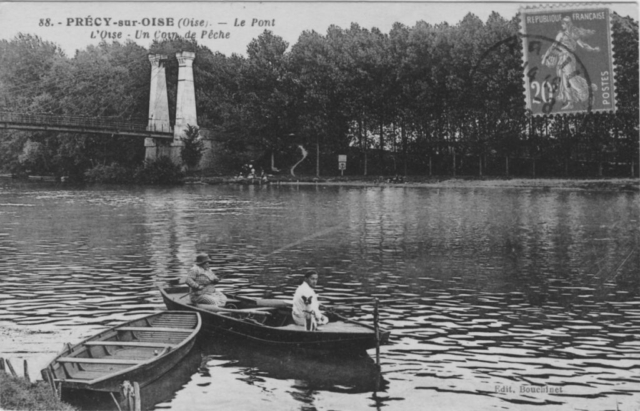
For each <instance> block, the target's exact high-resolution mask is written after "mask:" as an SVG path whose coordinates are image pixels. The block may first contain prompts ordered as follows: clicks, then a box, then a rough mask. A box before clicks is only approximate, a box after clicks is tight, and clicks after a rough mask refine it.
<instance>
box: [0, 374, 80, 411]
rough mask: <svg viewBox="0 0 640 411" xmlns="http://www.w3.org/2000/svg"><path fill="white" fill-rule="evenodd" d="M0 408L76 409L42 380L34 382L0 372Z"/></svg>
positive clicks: (22, 410)
mask: <svg viewBox="0 0 640 411" xmlns="http://www.w3.org/2000/svg"><path fill="white" fill-rule="evenodd" d="M0 409H3V410H20V411H25V410H29V411H31V410H33V411H40V410H42V411H54V410H55V411H58V410H59V411H76V408H74V407H72V406H71V405H69V404H67V403H64V402H62V401H60V400H59V399H58V398H56V396H55V395H54V394H53V392H52V391H51V388H50V387H49V385H48V384H47V383H45V382H44V381H37V382H35V383H32V382H29V381H27V380H26V379H24V378H16V377H13V376H10V375H8V374H6V373H4V372H0Z"/></svg>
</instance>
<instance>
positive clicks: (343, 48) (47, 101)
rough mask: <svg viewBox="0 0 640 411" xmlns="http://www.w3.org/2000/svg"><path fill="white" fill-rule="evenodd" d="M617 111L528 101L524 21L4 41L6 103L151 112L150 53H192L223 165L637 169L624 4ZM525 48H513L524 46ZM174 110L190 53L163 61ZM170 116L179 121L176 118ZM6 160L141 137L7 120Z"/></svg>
mask: <svg viewBox="0 0 640 411" xmlns="http://www.w3.org/2000/svg"><path fill="white" fill-rule="evenodd" d="M612 21H613V49H614V53H615V66H616V73H615V75H616V87H617V101H618V110H617V112H616V113H615V114H614V113H597V114H596V113H589V114H579V115H568V116H554V117H549V116H545V117H530V116H527V114H526V112H525V107H524V106H525V103H524V86H523V62H522V52H521V50H520V46H519V44H520V43H519V39H518V37H517V36H518V30H519V25H518V19H517V18H516V17H514V18H512V19H510V20H508V19H505V18H503V17H501V16H500V15H499V14H497V13H493V14H491V16H490V17H489V18H488V19H487V21H486V22H483V21H482V20H480V19H479V18H478V17H477V16H475V15H473V14H468V15H467V16H466V17H465V18H464V19H463V20H462V21H460V22H459V23H457V24H455V25H450V24H448V23H441V24H436V25H432V24H428V23H425V22H423V21H418V22H417V23H416V24H415V25H414V26H413V27H408V26H405V25H402V24H400V23H396V24H395V25H394V26H393V27H392V29H391V30H390V32H389V33H383V32H381V31H380V30H378V29H376V28H373V29H366V28H363V27H360V26H359V25H358V24H355V23H354V24H352V25H351V26H350V27H349V28H346V29H345V28H340V27H337V26H331V27H329V29H328V30H327V32H326V34H320V33H317V32H315V31H305V32H303V33H301V35H300V36H299V38H298V40H297V42H296V43H295V44H293V45H291V47H290V45H289V44H288V43H287V42H286V41H284V40H283V39H282V38H281V37H278V36H276V35H274V34H273V33H272V32H270V31H264V32H263V33H262V34H261V35H260V36H258V37H257V38H255V39H254V40H253V41H251V42H250V44H249V45H248V46H247V50H246V56H241V55H238V54H232V55H231V56H225V55H223V54H220V53H216V52H213V51H211V50H209V49H208V48H206V47H204V46H202V45H198V44H197V43H194V42H189V41H185V40H175V41H164V42H154V43H153V44H152V45H151V46H150V47H149V49H146V48H144V47H141V46H139V45H137V44H135V43H133V42H125V43H118V42H114V43H101V44H99V45H96V46H88V47H87V48H86V49H85V50H80V51H77V52H76V54H75V55H74V56H73V57H69V56H66V55H65V54H64V53H63V52H62V51H61V50H60V48H59V47H58V46H56V45H55V44H52V43H50V42H47V41H44V40H42V39H40V38H38V37H35V36H31V35H19V36H17V37H16V38H14V39H12V40H10V41H7V40H3V41H1V42H0V95H1V96H2V97H1V99H2V100H0V109H1V110H5V111H16V112H22V113H49V114H57V115H85V116H93V117H95V116H100V117H114V118H117V119H122V120H127V121H135V120H138V121H141V122H143V123H144V122H146V121H147V114H148V104H149V101H148V99H149V81H150V79H149V72H150V67H149V63H148V59H147V55H148V54H149V53H151V54H166V55H168V56H175V53H176V52H178V51H183V50H184V51H195V52H196V60H195V62H194V81H195V86H196V102H197V111H198V118H199V120H198V122H199V126H200V127H201V128H205V129H208V130H211V132H212V135H213V138H214V140H215V145H214V150H215V151H216V153H215V154H216V155H215V159H216V160H215V161H214V163H213V171H215V172H217V173H220V174H230V173H236V172H237V171H238V170H240V168H241V166H242V165H243V164H246V163H247V162H249V161H253V162H254V164H255V165H256V167H259V168H262V169H263V170H264V171H265V172H267V173H278V172H287V170H288V169H289V168H290V167H291V166H292V165H294V164H298V163H299V161H300V159H301V158H302V157H303V156H306V159H305V161H303V162H301V163H300V164H299V165H297V168H296V172H298V173H302V174H309V175H314V174H320V175H336V174H339V171H338V161H337V156H338V154H347V155H348V166H347V171H346V173H347V174H351V175H380V174H384V175H393V174H404V175H407V174H409V175H411V174H413V175H480V176H529V177H538V176H557V177H560V176H585V177H586V176H603V175H604V176H630V175H635V176H637V175H638V113H639V108H638V77H639V74H638V73H639V71H638V23H637V22H636V21H634V20H633V19H631V18H628V17H626V18H623V17H620V16H618V15H615V14H613V16H612ZM514 44H515V45H516V46H514ZM166 72H167V81H168V85H167V87H168V93H169V106H170V115H171V116H173V115H174V114H175V98H176V94H177V77H178V76H177V74H178V63H177V61H176V60H175V59H170V60H169V61H168V62H167V66H166ZM172 121H173V118H172ZM1 133H2V134H1V137H0V162H1V164H2V167H3V168H4V169H5V170H18V169H25V168H28V169H30V170H33V171H38V172H49V173H56V174H66V175H73V176H78V177H81V176H83V175H85V173H86V172H87V170H90V169H92V168H95V167H97V166H101V167H105V166H108V165H112V164H118V165H121V166H123V167H135V166H138V165H139V164H141V163H142V161H143V159H144V145H143V142H142V141H141V140H140V139H135V138H130V137H117V136H112V137H110V136H90V135H78V134H63V133H52V132H45V131H43V132H25V131H2V132H1Z"/></svg>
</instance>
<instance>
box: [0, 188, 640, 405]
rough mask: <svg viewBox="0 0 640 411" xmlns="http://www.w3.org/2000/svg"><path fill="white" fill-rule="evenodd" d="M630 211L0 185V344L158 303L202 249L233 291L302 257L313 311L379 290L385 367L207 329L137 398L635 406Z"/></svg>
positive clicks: (451, 195)
mask: <svg viewBox="0 0 640 411" xmlns="http://www.w3.org/2000/svg"><path fill="white" fill-rule="evenodd" d="M638 210H639V195H638V194H637V193H618V192H598V191H590V192H585V191H572V190H529V189H490V188H485V189H453V188H451V189H425V188H395V187H369V188H356V187H348V188H345V187H343V188H340V187H333V186H331V187H329V186H299V187H298V186H271V187H245V186H193V187H181V188H170V189H166V188H165V189H163V188H113V187H100V188H95V187H92V188H77V189H73V188H68V187H64V186H37V185H19V184H15V183H13V182H0V325H2V326H3V327H4V329H5V330H4V331H3V334H2V338H3V339H4V340H5V342H4V343H3V348H2V351H3V356H5V357H7V358H9V357H11V358H21V357H20V356H21V355H23V354H26V353H31V354H33V353H35V354H39V355H40V358H44V361H45V362H46V361H48V360H50V359H52V358H53V356H54V354H55V352H56V351H58V350H59V349H60V348H61V347H62V343H64V342H66V341H69V342H72V343H74V342H78V341H79V340H80V339H81V338H86V337H88V336H90V335H92V334H95V333H96V332H98V331H100V330H102V329H104V328H105V327H106V326H109V325H114V324H117V323H119V322H121V321H124V320H129V319H132V318H135V317H136V316H140V315H143V314H146V313H149V312H153V311H156V310H160V309H163V308H164V306H163V304H162V301H161V299H160V296H159V293H158V291H157V289H156V284H158V283H162V282H164V281H166V280H169V279H173V278H176V277H179V276H180V275H182V274H184V273H185V272H186V270H187V269H188V268H189V266H190V265H191V263H192V261H193V259H194V256H195V253H196V251H197V250H202V251H206V252H209V253H210V254H211V255H212V257H213V258H214V260H216V264H215V265H216V268H217V269H218V272H219V273H220V274H223V275H228V277H227V278H226V279H225V281H224V283H225V287H226V288H227V289H235V290H241V291H242V292H244V293H246V294H249V295H255V296H262V295H265V294H271V295H274V296H282V295H292V294H293V291H294V290H295V287H296V286H297V284H298V283H299V282H300V273H302V272H304V271H305V270H307V269H316V270H317V271H318V272H319V273H320V281H319V291H320V294H321V299H323V300H324V303H326V304H327V305H334V306H335V305H345V304H354V303H355V305H354V307H355V308H354V309H353V310H351V311H349V314H350V315H353V316H356V317H359V318H360V319H362V320H365V321H367V320H371V318H372V305H371V303H370V302H371V299H370V298H371V297H378V298H380V299H381V300H393V301H390V302H386V303H384V304H382V306H381V319H382V321H383V324H384V325H386V326H390V327H393V334H392V344H391V345H388V346H384V347H382V349H381V365H382V374H381V375H380V376H379V375H377V374H376V372H375V368H372V363H371V359H370V358H353V359H348V360H344V359H341V360H335V359H331V358H312V357H305V356H300V355H298V354H291V353H282V352H277V351H273V350H270V349H266V348H260V347H249V346H243V344H242V343H228V342H227V343H225V342H221V341H218V340H217V339H215V338H212V337H207V338H204V339H201V341H200V342H199V345H198V347H197V348H196V349H195V350H194V352H193V353H192V354H191V356H190V357H189V359H188V361H185V363H184V364H183V365H182V366H181V368H180V369H179V370H176V371H175V373H174V377H173V378H169V379H168V380H167V381H165V382H164V384H165V385H163V386H162V387H163V388H161V391H162V393H163V394H164V395H160V396H157V394H153V398H156V401H155V402H156V403H155V404H154V401H150V402H149V403H148V405H147V406H148V407H151V408H154V409H168V410H186V409H189V410H196V411H198V410H209V409H214V408H215V409H233V410H264V409H272V410H369V409H372V408H373V409H384V410H388V411H391V410H425V409H433V410H458V409H470V410H471V409H473V410H495V409H508V410H529V409H530V410H547V409H548V410H552V409H570V410H574V409H577V410H585V409H588V410H621V411H626V410H639V409H640V340H639V339H638V335H640V294H639V291H640V285H639V283H640V274H639V273H640V255H639V254H640V253H639V252H638V226H639V222H638V220H639V211H638ZM24 333H27V334H29V335H33V338H32V340H33V341H35V343H34V344H33V345H29V346H28V347H22V348H21V347H16V346H15V343H14V345H11V344H10V343H11V341H14V337H15V334H24ZM29 341H31V340H29ZM370 354H371V355H373V353H372V352H370ZM12 356H13V357H12ZM35 371H36V370H32V371H31V372H32V375H33V374H35V373H36V372H35ZM110 406H111V407H114V406H113V405H110Z"/></svg>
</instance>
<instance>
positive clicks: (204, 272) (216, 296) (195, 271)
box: [185, 254, 227, 307]
mask: <svg viewBox="0 0 640 411" xmlns="http://www.w3.org/2000/svg"><path fill="white" fill-rule="evenodd" d="M210 262H211V260H210V259H209V256H208V255H207V254H198V255H197V256H196V263H195V264H194V265H193V267H191V269H190V270H189V274H187V277H186V279H185V283H186V284H187V285H188V286H189V297H190V298H191V302H192V303H193V304H198V305H202V304H207V305H214V306H217V307H224V305H225V304H226V303H227V296H225V295H224V294H222V293H221V292H220V291H218V290H216V287H215V284H217V283H218V282H220V279H219V278H218V277H217V276H216V275H215V274H214V273H213V272H212V271H211V268H209V263H210Z"/></svg>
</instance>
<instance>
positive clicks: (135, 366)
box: [41, 310, 202, 395]
mask: <svg viewBox="0 0 640 411" xmlns="http://www.w3.org/2000/svg"><path fill="white" fill-rule="evenodd" d="M201 327H202V320H201V318H200V315H199V314H198V313H197V312H195V311H184V310H182V311H163V312H160V313H155V314H151V315H147V316H144V317H142V318H138V319H135V320H131V321H128V322H125V323H123V324H120V325H117V326H115V327H111V328H110V329H108V330H106V331H103V332H101V333H99V334H97V335H95V336H93V337H90V338H88V339H86V340H84V341H82V342H80V343H78V344H76V345H73V346H72V345H70V344H69V345H68V346H67V347H66V348H65V349H64V350H63V351H62V352H61V353H60V354H58V355H57V356H56V357H55V358H54V360H53V361H52V362H51V363H50V364H49V365H48V366H47V367H46V368H44V369H43V370H42V371H41V373H42V377H43V379H44V380H45V381H48V382H49V384H50V385H51V386H52V388H53V389H54V391H55V392H58V393H59V395H62V392H63V391H64V390H91V391H106V392H112V393H115V392H120V391H121V389H122V386H123V384H124V383H125V382H126V381H128V382H129V383H130V384H133V383H134V382H135V383H138V384H139V386H140V387H144V386H146V385H148V384H150V383H151V382H153V381H155V380H157V379H158V378H160V377H161V376H162V375H164V374H166V373H167V372H169V371H170V370H171V369H172V368H173V367H174V366H175V365H176V364H178V363H179V362H180V361H181V360H182V359H183V358H184V357H185V356H186V355H187V354H188V353H189V351H191V348H192V347H193V345H194V343H195V341H196V336H197V335H198V333H199V332H200V329H201Z"/></svg>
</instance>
